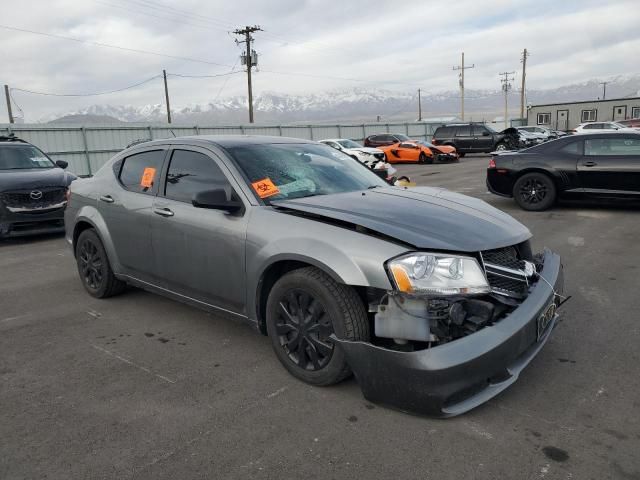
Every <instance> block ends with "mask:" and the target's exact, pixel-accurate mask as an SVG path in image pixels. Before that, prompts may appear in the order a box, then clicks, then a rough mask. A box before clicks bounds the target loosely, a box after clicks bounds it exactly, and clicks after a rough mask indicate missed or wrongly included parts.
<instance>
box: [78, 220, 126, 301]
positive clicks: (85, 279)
mask: <svg viewBox="0 0 640 480" xmlns="http://www.w3.org/2000/svg"><path fill="white" fill-rule="evenodd" d="M75 245H76V250H75V253H76V263H77V264H78V273H79V275H80V279H81V280H82V285H83V286H84V288H85V290H86V291H87V292H88V293H89V295H91V296H93V297H96V298H107V297H111V296H113V295H117V294H119V293H120V292H122V291H123V290H124V289H125V288H126V283H125V282H123V281H121V280H118V279H117V278H116V276H115V275H114V273H113V270H112V269H111V265H110V264H109V258H108V257H107V252H106V251H105V249H104V245H103V244H102V241H101V240H100V237H99V236H98V234H97V233H96V232H95V230H93V229H91V228H90V229H87V230H84V231H83V232H82V233H81V234H80V236H79V237H78V239H77V240H76V243H75Z"/></svg>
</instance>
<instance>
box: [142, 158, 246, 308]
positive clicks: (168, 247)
mask: <svg viewBox="0 0 640 480" xmlns="http://www.w3.org/2000/svg"><path fill="white" fill-rule="evenodd" d="M218 188H222V189H225V190H226V191H227V192H228V195H235V196H236V197H237V194H236V192H238V191H239V189H238V188H237V185H235V184H234V182H233V181H232V180H231V179H230V176H229V174H228V170H227V169H226V166H224V164H223V162H222V161H221V160H220V158H218V157H217V156H215V155H214V154H213V153H211V152H210V151H208V150H206V149H201V148H197V147H183V146H180V147H178V146H176V147H175V148H174V149H172V151H171V154H170V159H169V160H168V167H167V168H166V172H165V174H164V176H163V181H162V184H161V186H160V189H159V192H158V196H157V198H156V199H155V201H154V204H153V219H152V228H151V236H152V242H153V251H154V254H155V256H156V262H157V265H158V266H159V275H160V276H161V277H162V279H163V283H164V285H166V288H168V289H169V290H171V291H173V292H176V293H178V294H180V295H184V296H186V297H189V298H192V299H195V300H198V301H201V302H204V303H206V304H208V305H213V306H216V307H219V308H222V309H224V310H228V311H231V312H235V313H245V312H244V307H245V296H246V292H245V239H246V230H247V218H248V213H246V212H245V213H242V214H241V213H238V214H233V215H232V214H229V213H227V212H225V211H222V210H213V209H206V208H196V207H194V206H193V204H192V203H191V201H192V199H193V195H194V194H195V193H197V192H199V191H204V190H212V189H218ZM237 199H238V200H240V197H237Z"/></svg>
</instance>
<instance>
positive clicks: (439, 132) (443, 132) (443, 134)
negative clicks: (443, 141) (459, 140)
mask: <svg viewBox="0 0 640 480" xmlns="http://www.w3.org/2000/svg"><path fill="white" fill-rule="evenodd" d="M452 134H453V127H438V128H437V129H436V131H435V133H434V134H433V136H434V137H436V138H449V137H450V136H451V135H452Z"/></svg>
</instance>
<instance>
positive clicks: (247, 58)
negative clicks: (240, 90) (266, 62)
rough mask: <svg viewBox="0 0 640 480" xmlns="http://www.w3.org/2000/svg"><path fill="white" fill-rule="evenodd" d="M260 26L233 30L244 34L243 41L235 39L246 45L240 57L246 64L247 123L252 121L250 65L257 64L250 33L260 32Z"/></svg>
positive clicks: (237, 33)
mask: <svg viewBox="0 0 640 480" xmlns="http://www.w3.org/2000/svg"><path fill="white" fill-rule="evenodd" d="M260 31H262V28H260V27H259V26H258V25H254V26H253V27H250V26H248V25H247V26H246V27H244V28H242V29H236V30H234V31H233V33H235V34H236V35H244V41H238V40H236V43H244V44H245V45H246V47H247V50H246V54H245V55H242V56H241V57H240V58H241V59H242V64H243V65H246V66H247V88H248V91H249V123H253V90H252V88H251V67H253V66H255V65H257V64H258V55H257V54H256V52H255V51H254V50H252V49H251V42H252V41H253V37H252V36H251V34H252V33H253V32H260Z"/></svg>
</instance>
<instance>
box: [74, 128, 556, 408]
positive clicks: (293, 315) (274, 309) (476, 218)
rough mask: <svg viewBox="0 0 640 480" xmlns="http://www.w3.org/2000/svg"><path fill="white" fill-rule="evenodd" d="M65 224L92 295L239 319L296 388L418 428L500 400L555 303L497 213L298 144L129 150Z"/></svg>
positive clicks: (80, 190)
mask: <svg viewBox="0 0 640 480" xmlns="http://www.w3.org/2000/svg"><path fill="white" fill-rule="evenodd" d="M65 221H66V229H67V240H68V241H69V243H70V244H71V245H72V248H73V252H74V254H75V258H76V261H77V266H78V271H79V274H80V278H81V280H82V283H83V285H84V287H85V289H86V291H87V292H88V293H89V294H90V295H93V296H95V297H98V298H104V297H109V296H112V295H115V294H118V293H121V292H123V291H124V290H125V287H126V285H127V284H130V285H133V286H136V287H140V288H144V289H146V290H149V291H152V292H156V293H159V294H161V295H164V296H168V297H171V298H174V299H176V300H179V301H182V302H187V303H189V304H192V305H195V306H197V307H201V308H204V309H208V310H215V311H218V312H220V311H221V312H224V313H226V314H228V315H229V316H235V317H240V318H242V319H246V320H247V321H249V322H251V323H253V324H254V325H255V326H256V328H257V329H258V330H259V331H260V332H262V333H263V334H265V335H268V336H269V337H270V339H271V342H272V344H273V348H274V351H275V353H276V355H277V357H278V359H279V360H280V362H281V363H282V364H283V365H284V366H285V368H286V369H287V370H288V371H289V372H291V374H293V375H294V376H296V377H297V378H299V379H301V380H304V381H305V382H308V383H310V384H313V385H330V384H333V383H336V382H339V381H341V380H343V379H344V378H346V377H347V376H349V375H350V374H351V373H354V374H355V376H356V378H357V380H358V382H359V384H360V386H361V388H362V390H363V393H364V395H365V397H366V398H368V399H369V400H371V401H374V402H379V403H382V404H385V405H388V406H390V407H393V408H397V409H400V410H404V411H410V412H415V413H423V414H431V415H437V416H453V415H457V414H460V413H463V412H466V411H468V410H470V409H471V408H474V407H475V406H477V405H479V404H481V403H483V402H485V401H486V400H488V399H489V398H491V397H493V396H494V395H496V394H498V393H499V392H500V391H502V390H504V389H505V388H507V387H508V386H509V385H510V384H511V383H513V382H514V381H515V380H516V379H517V378H518V375H519V373H520V371H521V370H522V369H523V368H524V367H525V366H526V365H527V364H528V363H529V362H530V361H531V359H532V358H533V357H534V356H535V355H536V354H537V353H538V352H539V351H540V349H541V348H542V346H543V345H544V344H545V342H546V341H547V340H548V338H549V336H550V334H551V332H552V330H553V328H554V326H555V324H556V322H557V317H558V316H557V313H556V311H557V307H558V306H559V305H560V303H561V299H562V298H563V297H562V285H563V277H562V265H561V263H560V259H559V257H558V255H556V254H554V253H552V252H550V251H548V250H545V251H544V252H542V253H540V254H537V255H534V254H533V253H532V251H531V247H530V243H529V240H530V237H531V234H530V232H529V230H527V228H525V227H524V226H523V225H521V224H520V223H518V222H517V221H516V220H514V219H513V218H511V217H510V216H508V215H507V214H505V213H503V212H501V211H499V210H496V209H494V208H492V207H490V206H489V205H487V204H486V203H484V202H482V201H480V200H477V199H474V198H470V197H466V196H463V195H459V194H456V193H452V192H448V191H446V190H443V189H439V188H426V187H422V188H413V189H407V188H404V187H393V186H390V185H388V184H387V183H385V182H384V181H383V180H381V179H380V178H379V177H378V176H377V175H375V174H374V173H373V172H372V171H371V170H370V169H368V168H367V167H365V166H363V165H362V164H360V163H359V162H358V161H356V160H353V159H352V158H350V157H348V156H346V155H344V154H343V153H341V152H339V151H336V150H335V149H332V148H330V147H328V146H325V145H321V144H318V143H315V142H308V141H304V140H298V139H287V138H280V137H257V136H256V137H251V136H247V137H244V136H227V137H213V136H199V137H183V138H174V139H168V140H158V141H150V142H146V143H142V144H138V145H136V146H134V147H132V148H129V149H126V150H124V151H123V152H121V153H119V154H118V155H116V156H115V157H114V158H112V159H111V160H110V161H109V162H108V163H107V164H106V165H105V166H104V167H103V168H101V169H100V170H99V171H98V172H97V173H96V175H95V176H94V177H93V178H91V179H83V180H80V181H77V182H74V183H73V184H72V186H71V195H70V200H69V204H68V206H67V210H66V215H65Z"/></svg>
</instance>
